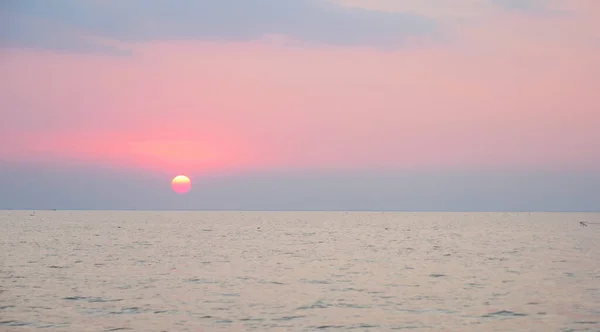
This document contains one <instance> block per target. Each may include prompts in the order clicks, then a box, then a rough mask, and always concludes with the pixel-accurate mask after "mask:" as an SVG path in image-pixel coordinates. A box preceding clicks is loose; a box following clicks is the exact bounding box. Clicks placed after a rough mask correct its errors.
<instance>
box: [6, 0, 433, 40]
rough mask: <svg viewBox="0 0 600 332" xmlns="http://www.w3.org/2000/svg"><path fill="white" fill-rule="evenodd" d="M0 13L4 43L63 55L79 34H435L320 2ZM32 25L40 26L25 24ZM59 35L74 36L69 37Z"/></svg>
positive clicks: (405, 20)
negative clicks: (4, 21)
mask: <svg viewBox="0 0 600 332" xmlns="http://www.w3.org/2000/svg"><path fill="white" fill-rule="evenodd" d="M0 11H4V12H5V13H8V14H7V15H10V16H11V18H12V19H11V20H10V22H9V27H8V28H9V29H5V33H3V34H2V35H0V41H2V42H3V43H4V44H6V43H7V41H8V42H10V43H11V44H15V43H16V42H21V43H22V44H23V45H25V46H27V45H31V44H35V43H37V44H38V46H42V47H52V48H63V49H69V48H84V49H85V48H89V47H91V46H90V45H88V44H87V43H86V42H85V41H82V40H81V36H80V35H83V36H88V37H98V38H105V39H110V40H116V41H126V42H132V41H150V40H173V39H179V40H183V39H185V40H228V41H240V40H255V39H261V38H263V37H265V36H269V35H276V36H285V37H286V38H289V39H291V40H297V41H301V42H311V43H320V44H332V45H343V46H347V45H366V46H386V47H387V46H397V45H401V44H402V43H403V42H405V41H406V40H407V38H410V37H414V36H428V35H431V34H433V33H434V32H435V31H436V24H435V21H433V20H431V19H427V18H424V17H422V16H419V15H413V14H408V13H386V12H378V11H372V10H367V9H361V8H348V7H344V6H342V5H339V4H335V3H333V2H330V1H327V0H294V1H281V0H252V1H240V0H219V1H214V0H182V1H178V2H177V5H174V4H173V2H172V1H167V0H130V1H112V0H108V1H102V2H100V1H89V0H88V1H82V0H56V1H43V0H27V1H18V2H17V1H9V2H3V3H2V4H1V5H0ZM34 19H35V20H38V21H41V22H44V23H43V24H45V26H42V24H41V23H37V24H33V25H32V24H30V23H28V22H27V20H29V21H31V20H34ZM49 22H50V23H49ZM51 23H52V25H51ZM65 29H68V30H69V31H75V32H78V33H79V34H80V35H78V36H73V35H71V36H69V34H68V33H66V32H65ZM6 31H8V33H7V32H6ZM92 45H97V44H92Z"/></svg>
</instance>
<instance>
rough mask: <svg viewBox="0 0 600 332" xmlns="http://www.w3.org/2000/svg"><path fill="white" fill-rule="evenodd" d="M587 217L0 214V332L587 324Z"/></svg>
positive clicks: (598, 306)
mask: <svg viewBox="0 0 600 332" xmlns="http://www.w3.org/2000/svg"><path fill="white" fill-rule="evenodd" d="M581 220H587V221H588V222H590V224H589V226H588V227H582V226H580V224H579V221H581ZM594 222H598V223H600V214H566V213H565V214H562V213H392V212H384V213H381V212H133V211H131V212H127V211H125V212H112V211H0V331H37V330H39V329H41V330H42V331H127V330H132V331H396V330H398V331H404V330H407V331H411V332H413V331H600V224H591V223H594Z"/></svg>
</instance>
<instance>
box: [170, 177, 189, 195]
mask: <svg viewBox="0 0 600 332" xmlns="http://www.w3.org/2000/svg"><path fill="white" fill-rule="evenodd" d="M171 187H172V188H173V191H174V192H176V193H178V194H185V193H187V192H188V191H190V189H191V188H192V181H191V180H190V178H188V177H187V176H185V175H177V176H176V177H174V178H173V181H171Z"/></svg>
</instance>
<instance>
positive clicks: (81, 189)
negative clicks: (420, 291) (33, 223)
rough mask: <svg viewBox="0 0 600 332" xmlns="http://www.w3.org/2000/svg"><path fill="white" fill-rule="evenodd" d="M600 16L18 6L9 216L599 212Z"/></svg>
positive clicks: (342, 8)
mask: <svg viewBox="0 0 600 332" xmlns="http://www.w3.org/2000/svg"><path fill="white" fill-rule="evenodd" d="M598 17H600V1H597V0H570V1H564V0H445V1H439V0H405V1H397V0H294V1H281V0H246V1H241V0H220V1H213V0H181V1H177V3H176V4H175V3H174V2H173V1H167V0H130V1H120V0H54V1H45V0H7V1H1V2H0V209H8V208H11V209H44V208H47V209H53V208H57V209H249V210H261V209H274V210H409V211H413V210H415V211H416V210H432V211H538V210H539V211H594V210H600V209H599V208H598V207H599V205H598V202H600V149H599V148H598V142H600V130H598V128H600V109H599V108H598V107H599V106H598V105H600V95H599V94H598V93H597V89H598V86H600V56H598V54H600V53H599V52H600V21H598V20H597V18H598ZM178 174H185V175H188V176H189V177H190V178H192V190H191V191H190V192H189V193H188V194H186V195H178V194H175V193H174V192H173V191H172V190H171V188H170V181H171V179H172V178H173V177H174V176H176V175H178Z"/></svg>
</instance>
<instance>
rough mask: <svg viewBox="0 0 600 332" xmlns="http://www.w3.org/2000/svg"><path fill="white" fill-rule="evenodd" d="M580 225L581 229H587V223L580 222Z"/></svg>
mask: <svg viewBox="0 0 600 332" xmlns="http://www.w3.org/2000/svg"><path fill="white" fill-rule="evenodd" d="M579 225H580V226H581V227H587V222H585V221H580V222H579Z"/></svg>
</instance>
